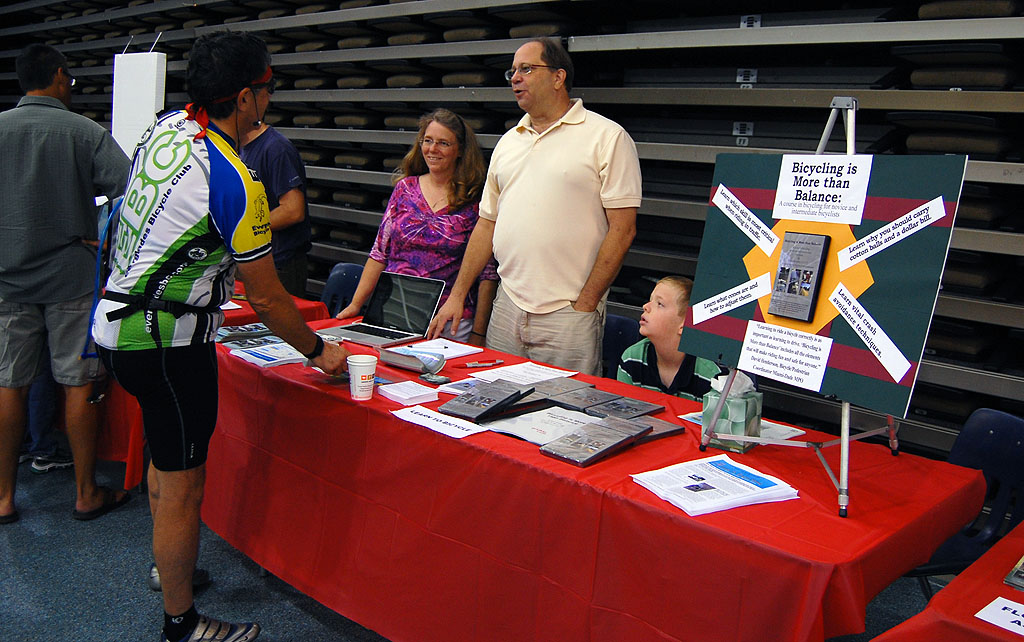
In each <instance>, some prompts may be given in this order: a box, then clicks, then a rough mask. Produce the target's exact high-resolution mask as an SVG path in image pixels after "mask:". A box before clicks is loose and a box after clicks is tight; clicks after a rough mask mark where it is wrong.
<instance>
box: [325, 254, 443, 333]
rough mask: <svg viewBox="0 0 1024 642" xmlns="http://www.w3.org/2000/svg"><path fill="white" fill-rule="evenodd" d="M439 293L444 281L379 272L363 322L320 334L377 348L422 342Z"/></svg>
mask: <svg viewBox="0 0 1024 642" xmlns="http://www.w3.org/2000/svg"><path fill="white" fill-rule="evenodd" d="M443 290H444V281H442V280H440V279H428V278H425V277H422V276H410V275H408V274H396V273H394V272H382V273H381V275H380V279H378V281H377V287H375V288H374V289H373V294H371V295H370V301H369V302H368V303H367V305H366V308H365V311H364V314H363V320H362V321H361V322H360V323H353V324H351V325H345V326H341V327H337V328H325V329H323V330H320V335H321V336H323V337H325V338H326V337H328V336H333V337H337V338H339V339H344V340H346V341H352V342H353V343H359V344H362V345H367V346H375V347H378V348H383V347H387V346H392V345H396V344H399V343H406V342H408V341H415V340H416V339H422V338H423V337H424V336H426V334H427V327H428V326H429V325H430V320H431V319H433V318H434V314H436V313H437V306H438V304H439V303H440V301H441V292H442V291H443Z"/></svg>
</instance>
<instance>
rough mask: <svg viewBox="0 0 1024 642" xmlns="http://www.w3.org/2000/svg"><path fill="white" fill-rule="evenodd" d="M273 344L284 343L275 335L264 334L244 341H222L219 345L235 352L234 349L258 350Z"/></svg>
mask: <svg viewBox="0 0 1024 642" xmlns="http://www.w3.org/2000/svg"><path fill="white" fill-rule="evenodd" d="M275 343H284V339H282V338H281V337H279V336H277V335H273V334H266V335H263V336H261V337H246V338H244V339H235V340H234V341H224V342H222V343H221V345H223V346H224V347H225V348H228V349H229V350H235V349H236V348H258V347H260V346H269V345H273V344H275Z"/></svg>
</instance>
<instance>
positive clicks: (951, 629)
mask: <svg viewBox="0 0 1024 642" xmlns="http://www.w3.org/2000/svg"><path fill="white" fill-rule="evenodd" d="M1021 556H1024V525H1020V526H1018V527H1017V528H1015V529H1014V530H1012V531H1011V532H1010V533H1008V534H1007V535H1006V536H1005V537H1003V539H1001V540H999V541H998V542H997V543H996V545H995V546H993V547H992V549H991V550H989V552H988V553H985V555H983V556H982V557H981V558H980V559H979V560H978V561H977V562H975V563H974V564H972V565H971V566H970V567H969V568H968V569H967V570H965V571H964V572H963V573H961V574H960V575H958V576H957V577H955V578H954V579H953V581H952V582H950V583H949V584H948V585H947V586H946V588H944V589H942V590H941V591H939V592H938V593H936V594H935V596H934V597H932V599H931V601H930V602H928V606H927V607H925V609H924V610H923V611H921V612H920V613H918V614H917V615H915V616H914V617H912V618H910V619H909V620H907V621H906V622H904V623H903V624H900V625H899V626H897V627H895V628H893V629H891V630H890V631H887V632H885V633H883V634H882V635H880V636H878V637H877V638H875V640H876V641H877V642H936V641H937V640H941V641H942V642H960V641H963V642H968V641H970V642H988V641H990V640H991V641H993V642H994V641H997V640H1015V641H1018V642H1019V640H1021V636H1020V635H1018V634H1016V633H1011V632H1010V631H1007V630H1006V629H1001V628H999V627H998V626H996V625H994V624H990V623H988V622H986V621H984V620H979V619H978V618H976V617H974V614H975V613H977V612H978V611H980V610H981V609H982V608H984V607H985V606H986V605H987V604H989V603H990V602H991V601H992V600H994V599H996V598H997V597H1004V598H1006V599H1008V600H1010V601H1012V602H1017V603H1018V604H1024V591H1018V590H1017V589H1015V588H1013V587H1012V586H1009V585H1008V584H1005V583H1004V582H1003V578H1004V577H1006V574H1007V573H1009V572H1010V569H1011V568H1013V565H1014V564H1016V563H1017V561H1018V560H1019V559H1020V558H1021Z"/></svg>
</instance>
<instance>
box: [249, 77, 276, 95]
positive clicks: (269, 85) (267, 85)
mask: <svg viewBox="0 0 1024 642" xmlns="http://www.w3.org/2000/svg"><path fill="white" fill-rule="evenodd" d="M249 88H250V89H252V90H253V91H256V90H258V89H266V90H267V93H268V94H270V95H273V94H274V90H275V89H276V88H277V78H274V77H273V76H271V77H270V80H268V81H267V82H261V83H258V84H256V85H249Z"/></svg>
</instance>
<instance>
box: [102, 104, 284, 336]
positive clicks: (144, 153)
mask: <svg viewBox="0 0 1024 642" xmlns="http://www.w3.org/2000/svg"><path fill="white" fill-rule="evenodd" d="M200 131H202V130H201V129H200V127H199V125H198V124H196V122H195V121H192V120H187V119H186V114H185V112H184V111H175V112H170V113H167V114H165V115H164V116H162V117H161V118H159V119H158V120H157V121H156V122H155V123H154V124H153V126H152V127H150V129H149V130H148V131H147V132H146V134H145V135H143V138H142V142H141V143H140V144H139V149H138V151H137V153H136V156H135V159H134V161H133V164H132V170H131V175H130V179H129V184H128V189H127V191H126V192H125V197H124V203H123V205H122V207H121V212H120V218H119V219H118V222H117V230H116V233H115V234H114V236H113V238H112V239H111V241H110V243H111V248H112V250H111V259H110V264H111V274H110V277H109V279H108V280H107V285H106V291H107V293H108V294H107V295H105V296H115V297H117V296H121V297H123V296H124V295H128V296H132V297H140V296H141V299H139V300H142V301H147V302H151V301H158V302H175V303H182V304H186V305H189V306H194V307H198V308H207V309H208V311H201V312H194V311H193V312H189V313H187V314H181V315H180V316H179V317H178V318H175V315H174V314H171V313H170V312H165V311H162V310H155V309H137V310H135V311H134V312H133V313H132V314H130V315H128V316H126V317H124V318H120V319H118V318H116V316H117V314H116V313H117V311H118V310H122V311H124V308H125V307H126V304H125V303H122V302H120V301H116V300H108V299H106V298H104V299H103V300H101V301H100V303H99V306H98V307H97V309H96V315H95V319H94V320H93V328H92V332H93V338H95V340H96V343H97V344H99V345H101V346H103V347H105V348H108V349H111V350H144V349H150V348H158V347H160V348H166V347H174V346H186V345H191V344H196V343H204V342H209V341H213V340H214V339H215V337H216V333H217V328H218V327H219V326H220V324H221V323H222V322H223V319H224V315H223V313H222V312H221V311H220V309H219V307H218V306H220V305H221V304H222V303H224V302H225V301H227V300H229V299H230V297H231V293H232V290H233V289H234V282H235V277H234V272H235V262H236V261H237V262H244V261H251V260H254V259H258V258H260V257H262V256H264V255H266V254H268V253H269V252H270V210H269V208H268V206H267V197H266V194H265V193H264V191H263V186H262V185H261V184H260V182H259V181H258V180H257V178H256V176H255V175H254V174H253V173H252V172H251V171H250V170H249V169H247V168H246V167H245V165H244V164H243V163H242V161H241V160H240V159H239V157H238V154H236V153H235V150H234V147H233V145H232V143H231V140H230V138H228V137H227V136H226V135H225V134H223V133H222V132H221V131H220V130H218V129H217V128H216V126H214V125H213V124H211V125H210V126H209V128H208V129H207V130H206V134H205V136H201V137H199V138H196V135H197V134H199V133H200ZM156 305H159V304H156ZM146 307H153V305H152V304H150V303H147V304H146ZM111 312H114V313H115V314H114V315H113V316H114V317H115V318H114V319H111V318H108V313H111ZM179 312H180V311H179Z"/></svg>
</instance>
